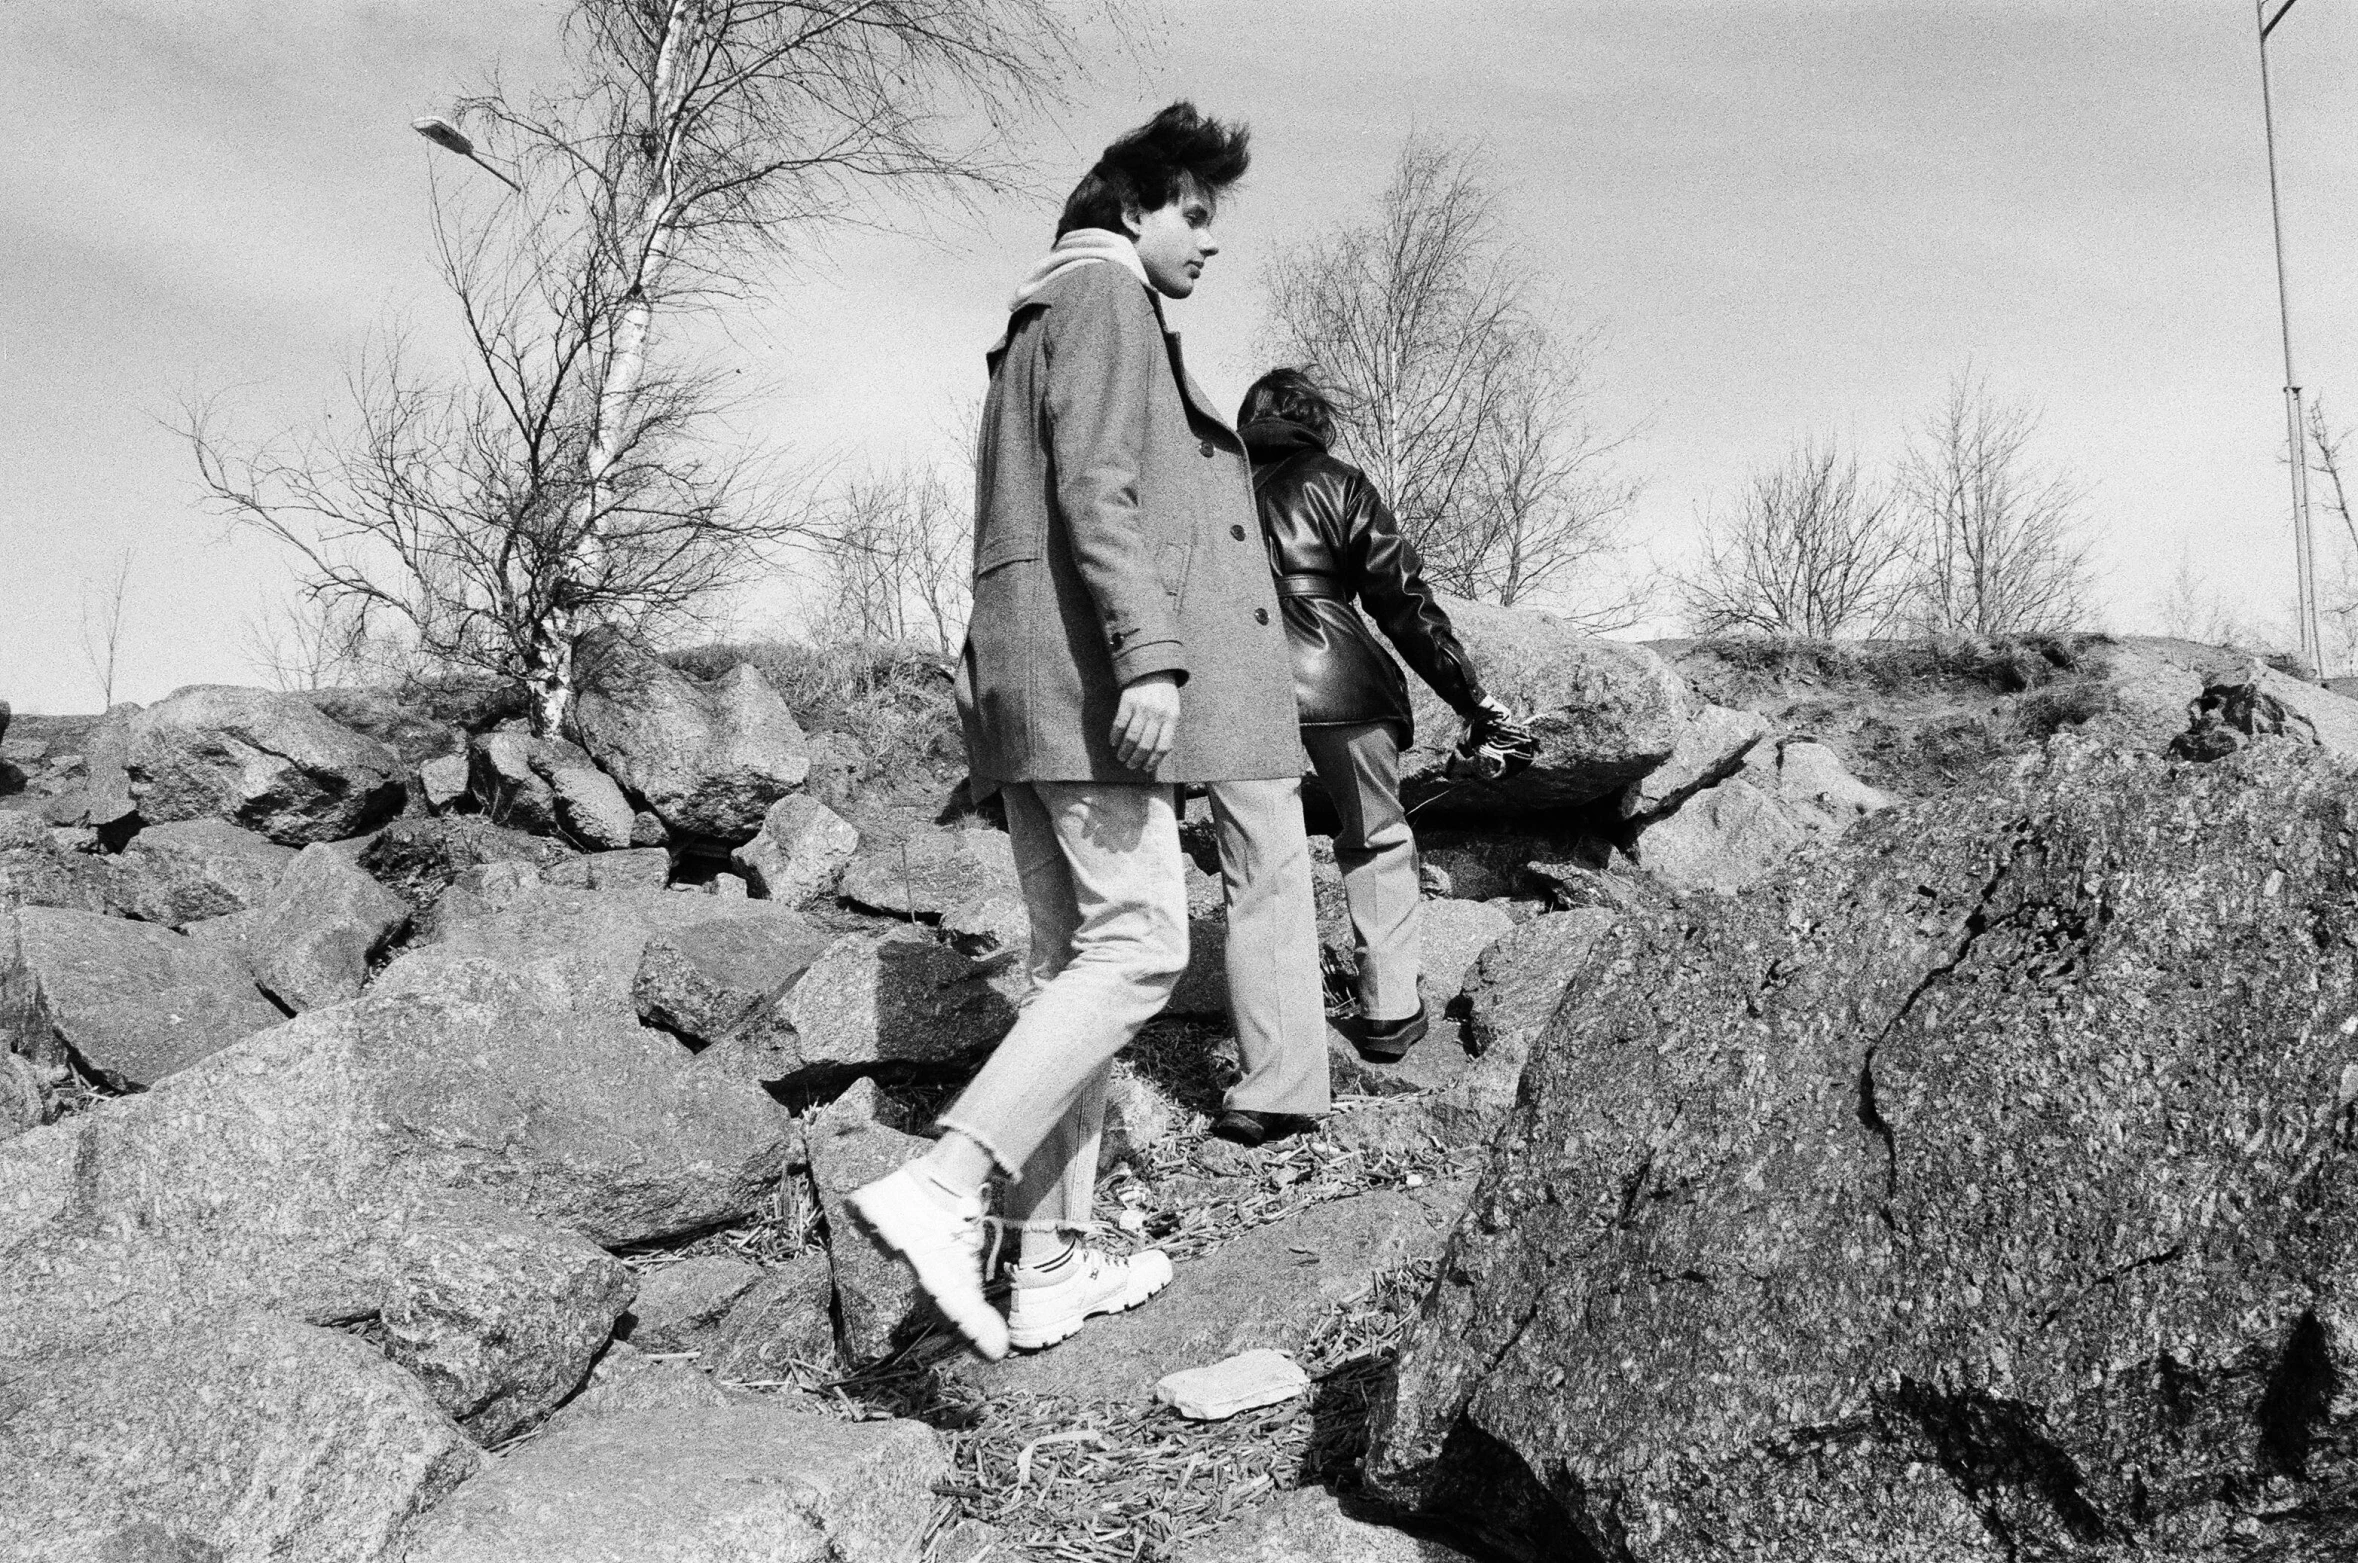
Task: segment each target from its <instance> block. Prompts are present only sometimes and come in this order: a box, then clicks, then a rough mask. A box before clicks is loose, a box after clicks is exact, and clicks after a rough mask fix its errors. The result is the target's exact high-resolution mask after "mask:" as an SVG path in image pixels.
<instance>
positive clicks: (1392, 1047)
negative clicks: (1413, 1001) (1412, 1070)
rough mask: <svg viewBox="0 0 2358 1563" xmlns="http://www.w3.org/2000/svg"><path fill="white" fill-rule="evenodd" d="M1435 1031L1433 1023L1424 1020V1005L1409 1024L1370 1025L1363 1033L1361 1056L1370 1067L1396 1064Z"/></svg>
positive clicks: (1395, 1021)
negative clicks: (1426, 1035)
mask: <svg viewBox="0 0 2358 1563" xmlns="http://www.w3.org/2000/svg"><path fill="white" fill-rule="evenodd" d="M1432 1029H1433V1028H1432V1024H1431V1022H1430V1021H1428V1020H1427V1019H1426V1018H1425V1007H1424V1005H1422V1004H1419V1005H1418V1006H1417V1007H1416V1013H1415V1014H1413V1015H1411V1016H1409V1017H1408V1018H1407V1019H1406V1020H1371V1021H1368V1022H1367V1024H1366V1029H1365V1030H1363V1031H1362V1032H1361V1033H1360V1038H1359V1056H1360V1057H1361V1058H1364V1059H1366V1060H1367V1061H1368V1062H1370V1063H1375V1064H1397V1063H1398V1062H1400V1060H1402V1059H1403V1058H1406V1057H1407V1056H1408V1050H1409V1049H1410V1048H1412V1047H1414V1046H1416V1045H1417V1044H1418V1043H1419V1042H1422V1041H1423V1040H1424V1039H1425V1034H1426V1033H1427V1032H1429V1031H1431V1030H1432Z"/></svg>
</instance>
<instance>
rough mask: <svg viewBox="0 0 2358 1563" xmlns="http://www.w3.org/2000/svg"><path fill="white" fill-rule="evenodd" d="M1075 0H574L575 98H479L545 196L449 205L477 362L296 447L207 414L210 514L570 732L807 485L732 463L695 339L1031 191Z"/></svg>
mask: <svg viewBox="0 0 2358 1563" xmlns="http://www.w3.org/2000/svg"><path fill="white" fill-rule="evenodd" d="M1067 9H1068V4H1067V3H1065V0H571V3H570V6H569V8H568V21H567V38H568V44H569V48H570V59H571V64H572V70H571V73H570V76H569V78H568V80H567V82H566V84H565V85H564V87H563V88H562V89H561V90H558V91H555V92H551V93H546V94H542V95H538V96H534V97H531V98H528V99H518V98H514V97H511V96H510V95H509V94H507V93H504V92H502V91H499V90H497V88H496V87H495V88H494V90H492V91H490V92H487V93H485V94H483V95H482V96H479V97H476V98H474V99H471V100H469V101H468V102H466V103H465V104H463V105H462V106H461V108H460V114H461V117H462V118H464V119H466V120H468V121H470V122H471V123H472V124H473V125H474V126H475V128H476V129H477V130H478V131H479V132H480V133H481V134H482V136H483V138H484V139H486V140H487V141H496V142H498V143H500V144H501V151H500V155H501V156H502V157H504V158H505V159H507V160H508V161H510V162H511V163H513V164H514V166H515V167H516V169H517V172H518V174H519V176H520V183H521V185H522V193H521V194H519V195H516V196H514V197H509V196H507V195H505V194H502V195H501V196H500V197H499V198H497V200H496V201H495V202H494V203H492V204H491V205H489V206H488V207H486V206H485V205H484V204H483V203H482V200H481V197H483V195H484V194H485V193H486V192H484V191H483V190H482V189H481V188H480V186H479V185H477V186H472V187H468V186H461V187H455V188H448V189H446V188H444V187H442V186H440V185H438V186H437V190H436V197H437V199H436V221H435V242H436V246H437V251H438V254H439V256H440V260H441V266H442V274H443V278H444V281H445V283H446V284H447V286H448V287H449V289H450V291H451V293H452V295H453V296H454V298H455V299H456V300H457V302H458V305H459V313H460V318H461V320H462V322H463V323H464V325H465V328H466V331H467V340H468V343H469V347H470V359H471V362H470V363H469V365H468V370H469V372H468V373H467V374H466V375H465V376H464V377H463V378H460V379H456V380H447V381H446V380H440V379H435V378H431V377H426V376H421V375H418V374H415V373H413V372H411V371H410V370H409V368H408V367H407V366H406V365H405V364H404V362H403V361H402V355H401V352H400V344H399V343H398V341H396V342H394V343H392V344H390V345H389V346H388V347H387V348H385V349H384V350H382V351H380V352H379V353H378V354H377V355H376V356H375V357H374V359H373V360H369V361H364V363H363V364H362V365H361V366H360V367H359V368H358V369H357V370H356V371H355V373H354V376H353V377H352V384H351V393H350V394H351V401H352V404H353V410H354V412H355V413H356V414H357V421H356V427H355V428H353V429H352V430H351V431H350V432H349V433H344V434H339V435H338V436H336V437H334V438H332V439H331V438H329V437H327V436H325V435H316V434H315V435H311V436H307V437H302V438H298V439H295V440H293V441H291V442H287V443H284V444H283V445H282V446H280V447H276V448H261V449H255V448H249V447H245V446H240V445H237V444H234V443H232V442H230V441H229V440H227V439H226V438H225V436H224V434H223V432H222V430H221V428H220V425H219V423H218V420H216V419H213V418H212V417H210V416H209V415H208V413H207V411H206V410H205V409H201V408H196V409H190V411H189V414H188V416H187V418H186V420H185V432H186V433H187V435H188V437H189V439H190V441H191V443H192V445H193V447H194V448H195V451H196V455H197V462H198V468H199V472H200V474H201V476H202V478H203V480H204V483H205V485H206V487H207V489H208V490H209V491H210V493H211V496H212V498H213V501H214V503H215V505H216V506H217V507H218V508H219V509H220V510H221V511H223V512H224V513H226V514H228V515H229V516H230V517H232V518H233V519H234V520H236V521H238V522H241V523H243V524H246V525H250V526H253V527H255V528H257V529H259V530H261V531H262V532H264V533H265V534H267V535H270V536H273V537H276V538H278V539H279V540H280V541H281V542H283V543H285V544H286V545H287V546H288V547H290V548H291V549H293V550H294V552H295V554H296V556H297V558H298V559H299V560H300V561H301V563H302V566H303V571H304V576H303V583H304V588H305V590H306V591H307V592H309V593H311V594H312V595H313V596H314V597H319V598H324V599H326V600H328V601H330V602H332V603H333V604H335V605H337V609H338V611H341V612H346V613H351V614H357V615H359V616H360V617H361V618H363V619H365V620H366V621H367V622H368V623H369V624H370V625H371V626H373V627H376V628H378V629H379V630H380V631H383V630H390V629H392V628H393V627H394V626H398V633H399V634H400V635H401V636H402V637H403V638H404V640H405V643H406V644H409V645H411V646H414V647H415V648H416V649H417V650H418V651H419V652H420V653H421V654H424V655H427V656H429V657H432V658H435V659H438V660H442V661H447V662H452V663H457V664H462V665H468V666H474V667H480V668H484V669H487V670H489V671H492V672H495V673H498V674H500V675H502V676H505V677H511V678H519V679H522V680H523V681H524V682H526V683H527V684H529V685H530V686H531V688H532V690H533V694H534V725H535V726H536V727H537V728H539V729H540V730H542V731H555V730H557V729H558V728H559V727H561V725H562V724H563V722H564V719H565V715H566V712H567V708H568V706H569V703H570V700H571V695H572V687H573V668H572V647H573V642H574V641H575V639H576V638H577V636H578V635H579V633H580V632H581V631H582V630H584V629H586V628H587V627H589V626H591V625H593V624H599V623H611V624H620V625H623V626H626V627H629V628H632V629H636V630H639V631H641V632H644V633H662V632H665V631H667V630H674V629H677V628H679V627H681V626H683V625H686V624H691V623H694V622H696V621H697V620H698V618H699V616H700V615H701V614H702V613H704V612H705V611H707V608H708V605H709V604H710V603H711V602H712V601H713V600H714V599H715V598H716V597H717V596H718V595H719V594H720V593H722V592H723V591H725V590H726V589H727V588H729V587H731V586H733V585H735V584H737V582H738V581H739V580H740V579H741V578H742V577H743V576H744V575H745V574H746V573H747V572H748V571H749V570H750V569H751V568H754V567H756V566H757V565H759V564H760V562H761V561H762V560H763V559H764V558H765V557H767V554H768V552H769V551H770V550H771V549H772V548H773V547H774V546H775V545H778V544H781V543H784V542H788V541H791V540H795V539H799V538H803V537H805V536H806V535H814V528H815V527H816V526H817V521H818V518H817V517H816V516H815V515H814V514H813V513H812V511H811V509H810V506H809V504H808V502H807V501H804V500H802V499H798V498H791V497H789V494H788V491H787V490H786V489H785V488H784V487H783V486H781V485H778V484H776V483H774V482H771V481H769V479H768V477H767V475H766V474H765V473H764V472H763V471H762V469H761V468H760V467H759V466H758V465H757V464H755V463H753V462H751V461H750V460H748V459H747V458H745V457H743V456H741V455H738V454H735V453H733V452H730V451H728V450H725V449H723V448H721V447H720V446H719V445H718V444H717V443H715V440H714V436H713V434H712V432H711V431H714V430H717V429H718V428H720V427H722V425H723V420H721V419H720V418H718V417H717V416H716V414H718V413H719V412H720V411H721V410H722V408H723V406H724V403H723V400H722V397H721V394H720V386H721V384H722V381H721V379H720V377H719V376H718V375H717V374H715V373H714V372H712V370H711V369H710V368H709V367H708V366H704V365H699V364H697V363H695V362H692V361H689V360H687V359H686V358H685V357H683V355H682V354H681V352H680V351H679V349H678V345H677V343H678V337H679V334H680V333H679V332H678V331H677V329H676V328H677V326H678V325H679V324H681V323H682V322H684V321H685V320H687V319H688V318H690V317H693V316H699V315H705V316H709V315H711V314H712V313H714V312H716V311H718V310H719V309H720V308H721V307H722V306H723V305H724V304H726V303H727V302H728V301H730V300H733V299H739V298H743V297H745V296H747V295H748V294H750V293H752V292H754V291H755V290H756V289H757V287H758V285H759V279H760V276H761V272H762V270H763V269H764V268H765V267H766V266H768V265H769V264H770V263H773V262H775V261H777V260H779V259H790V258H792V256H793V255H794V254H796V253H797V250H798V247H800V246H802V245H803V244H805V243H806V242H809V241H811V240H815V238H816V236H817V232H818V230H819V229H820V228H821V227H822V226H824V225H828V224H834V223H840V222H843V221H847V220H857V219H859V218H861V217H863V216H865V215H871V214H873V213H874V212H875V211H876V210H877V205H876V203H877V200H878V197H879V195H880V193H881V192H883V191H885V190H887V189H892V188H906V189H920V190H924V191H927V192H931V193H935V194H940V195H945V196H947V197H949V198H951V199H953V200H955V199H959V198H961V197H962V196H965V195H971V194H972V193H974V192H978V191H982V190H988V189H996V188H1003V187H1005V186H1006V185H1007V184H1008V183H1009V182H1010V181H1011V180H1012V179H1013V178H1014V177H1015V173H1016V168H1017V164H1016V161H1015V159H1014V157H1013V142H1012V139H1011V136H1012V131H1013V126H1014V125H1015V124H1016V123H1017V121H1018V119H1019V118H1020V117H1022V116H1024V115H1026V114H1027V113H1028V112H1029V111H1031V110H1033V109H1035V108H1037V107H1038V106H1039V105H1040V104H1041V103H1043V102H1045V101H1049V100H1052V99H1054V98H1055V97H1057V95H1058V94H1059V93H1060V91H1061V90H1062V86H1063V84H1064V83H1065V82H1067V81H1069V80H1071V79H1072V71H1071V66H1072V64H1073V63H1074V58H1075V56H1074V52H1073V33H1072V30H1071V28H1070V26H1069V24H1068V22H1067V20H1066V11H1067Z"/></svg>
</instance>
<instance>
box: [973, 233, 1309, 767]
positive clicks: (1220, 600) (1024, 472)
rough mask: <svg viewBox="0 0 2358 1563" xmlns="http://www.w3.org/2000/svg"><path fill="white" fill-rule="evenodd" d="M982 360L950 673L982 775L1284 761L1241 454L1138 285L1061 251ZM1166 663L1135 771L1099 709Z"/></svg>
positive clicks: (1247, 469)
mask: <svg viewBox="0 0 2358 1563" xmlns="http://www.w3.org/2000/svg"><path fill="white" fill-rule="evenodd" d="M989 363H990V366H991V388H990V393H989V395H988V396H987V397H986V398H985V400H984V402H983V417H982V430H981V437H980V444H979V450H978V454H977V457H976V464H975V468H976V469H975V490H976V492H975V523H974V609H973V614H972V617H971V618H970V619H969V621H968V627H967V632H966V649H965V654H964V656H963V658H962V660H961V666H960V669H959V679H958V705H959V714H960V716H961V718H962V720H963V723H964V726H965V733H966V753H967V760H968V764H969V765H970V767H971V768H972V770H973V773H974V776H975V779H976V781H977V782H978V783H986V784H989V783H998V782H1010V781H1121V782H1145V781H1157V782H1191V781H1242V780H1248V779H1253V778H1262V777H1283V776H1298V775H1300V774H1301V740H1300V737H1299V735H1298V733H1297V731H1296V727H1295V714H1294V692H1293V673H1292V660H1291V657H1290V655H1289V653H1288V651H1287V648H1286V640H1285V626H1284V621H1283V619H1281V618H1280V617H1279V615H1278V606H1277V595H1276V590H1275V588H1274V586H1273V585H1272V584H1271V581H1270V575H1269V562H1268V558H1267V555H1266V552H1265V548H1264V545H1263V543H1262V540H1261V526H1260V520H1259V517H1258V515H1257V513H1256V512H1255V510H1254V508H1253V490H1252V467H1251V463H1250V462H1249V460H1248V459H1247V458H1246V455H1245V451H1244V446H1243V444H1242V443H1241V442H1239V441H1238V439H1237V437H1236V434H1235V432H1234V431H1233V430H1231V429H1230V428H1229V427H1228V425H1227V424H1226V423H1225V422H1223V421H1222V420H1221V418H1220V416H1219V415H1218V414H1217V413H1215V412H1213V411H1212V410H1211V406H1210V404H1209V402H1207V401H1206V400H1205V398H1204V395H1203V393H1202V391H1201V390H1199V389H1198V388H1197V387H1196V385H1195V383H1194V382H1193V381H1192V380H1191V379H1190V378H1189V377H1188V374H1187V370H1186V366H1185V364H1184V362H1183V361H1182V360H1181V358H1180V354H1179V338H1178V335H1177V334H1176V333H1173V332H1166V331H1165V330H1164V329H1163V320H1162V313H1161V310H1160V309H1159V308H1158V307H1157V304H1156V301H1155V298H1154V296H1153V294H1152V293H1151V292H1149V291H1148V289H1147V288H1146V287H1145V286H1143V285H1142V284H1141V283H1140V282H1139V281H1138V279H1137V278H1136V277H1135V276H1133V275H1132V274H1131V273H1130V272H1129V271H1128V270H1127V269H1125V268H1124V267H1122V266H1120V265H1117V264H1113V263H1111V262H1097V263H1094V264H1090V265H1085V266H1080V267H1077V268H1075V269H1074V270H1072V271H1070V272H1067V273H1065V274H1064V275H1062V276H1060V277H1057V278H1055V279H1053V280H1052V281H1050V282H1049V283H1048V284H1047V285H1046V286H1045V287H1044V288H1043V289H1042V290H1041V291H1040V292H1039V293H1038V294H1037V295H1036V296H1034V297H1033V298H1032V299H1031V300H1030V301H1029V302H1028V303H1026V304H1025V306H1024V307H1023V308H1022V309H1020V310H1018V311H1017V312H1016V313H1015V314H1014V316H1013V317H1012V318H1010V320H1009V321H1008V326H1007V335H1006V336H1005V337H1004V338H1002V339H1001V341H1000V342H999V344H998V346H996V347H994V348H993V349H991V353H990V357H989ZM1166 669H1167V670H1171V671H1175V672H1177V673H1179V674H1180V675H1181V676H1182V680H1183V686H1182V688H1181V691H1180V720H1179V737H1178V741H1177V743H1175V744H1174V745H1173V747H1172V750H1171V753H1170V755H1169V756H1168V757H1167V758H1166V759H1165V760H1164V762H1163V764H1162V765H1161V767H1160V768H1159V769H1157V770H1155V771H1154V772H1152V773H1151V774H1150V773H1147V772H1142V771H1134V770H1130V769H1128V768H1127V767H1125V766H1123V765H1122V764H1121V762H1120V761H1118V760H1116V759H1115V758H1114V755H1113V750H1112V745H1111V743H1110V741H1109V734H1110V732H1111V730H1112V727H1113V717H1114V707H1115V704H1116V702H1117V701H1118V699H1119V697H1120V694H1121V689H1122V686H1123V685H1124V684H1125V683H1128V682H1129V681H1130V680H1132V679H1135V678H1138V677H1139V676H1141V675H1142V674H1147V673H1154V672H1160V671H1163V670H1166ZM981 790H983V791H986V792H987V791H989V790H990V788H989V787H988V786H985V787H983V788H982V789H981Z"/></svg>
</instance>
